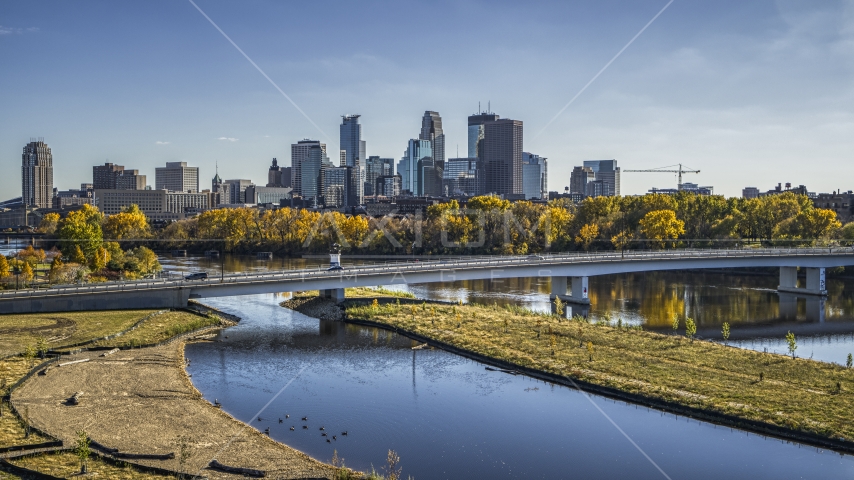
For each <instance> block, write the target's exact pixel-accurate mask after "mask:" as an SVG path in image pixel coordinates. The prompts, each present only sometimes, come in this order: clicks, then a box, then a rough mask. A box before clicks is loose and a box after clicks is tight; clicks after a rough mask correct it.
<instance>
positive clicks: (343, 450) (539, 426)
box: [186, 295, 854, 479]
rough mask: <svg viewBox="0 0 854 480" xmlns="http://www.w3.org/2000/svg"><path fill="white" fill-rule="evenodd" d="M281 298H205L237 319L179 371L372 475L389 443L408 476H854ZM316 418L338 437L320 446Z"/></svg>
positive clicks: (212, 394)
mask: <svg viewBox="0 0 854 480" xmlns="http://www.w3.org/2000/svg"><path fill="white" fill-rule="evenodd" d="M285 298H287V297H286V296H282V295H279V296H277V295H257V296H246V297H228V298H217V299H207V300H205V303H208V304H210V305H212V306H214V307H216V308H220V309H222V310H224V311H227V312H229V313H232V314H235V315H238V316H240V317H242V318H243V320H242V321H241V323H240V324H239V325H238V326H236V327H232V328H229V329H227V330H225V331H223V332H221V333H220V334H219V335H218V337H217V338H216V339H215V341H213V342H210V343H198V344H192V345H189V346H188V347H187V352H186V353H187V358H188V359H189V360H190V362H191V363H190V366H189V367H188V371H189V373H191V374H192V380H193V382H194V384H195V385H196V387H197V388H198V389H199V390H200V391H201V392H202V393H203V395H204V396H205V398H206V399H208V400H209V401H214V400H215V399H217V400H219V401H220V402H221V403H222V405H223V409H224V410H225V411H227V412H228V413H230V414H231V415H233V416H235V417H236V418H238V419H240V420H243V421H245V422H247V423H249V424H251V425H252V426H253V427H255V428H257V429H259V430H262V431H263V430H264V429H265V428H267V427H269V428H270V435H271V437H272V438H274V439H276V440H278V441H281V442H283V443H286V444H288V445H290V446H292V447H294V448H297V449H299V450H301V451H303V452H305V453H307V454H309V455H311V456H313V457H315V458H317V459H320V460H325V461H329V460H330V459H331V457H332V455H333V451H334V450H337V452H338V455H339V456H340V457H343V458H344V459H345V460H346V464H347V465H348V466H350V467H353V468H356V469H359V470H370V469H371V468H372V466H373V467H374V468H376V469H377V470H378V471H379V470H380V469H381V467H382V466H383V465H384V464H385V458H386V453H387V451H388V449H394V450H395V451H396V452H397V453H398V454H399V455H400V457H401V465H402V467H403V470H404V475H412V476H413V477H414V478H417V479H472V478H543V479H545V478H550V479H551V478H589V479H598V478H601V479H611V478H627V477H631V478H636V479H647V478H648V479H658V478H673V479H678V478H768V479H779V478H787V479H790V478H823V479H825V478H847V477H851V476H852V472H854V457H850V456H842V455H839V454H836V453H833V452H830V451H825V450H820V449H816V448H812V447H807V446H801V445H798V444H791V443H787V442H783V441H780V440H777V439H769V438H764V437H762V436H758V435H754V434H749V433H746V432H743V431H739V430H733V429H730V428H727V427H720V426H715V425H712V424H709V423H705V422H698V421H695V420H690V419H686V418H684V417H676V416H674V415H671V414H664V413H661V412H658V411H655V410H650V409H646V408H644V407H638V406H635V405H631V404H625V403H622V402H614V401H611V400H608V399H605V398H603V397H598V396H595V395H590V396H588V395H586V394H584V393H581V392H578V391H575V390H572V389H569V388H565V387H561V386H554V385H551V384H547V383H543V382H540V381H536V380H533V379H530V378H527V377H524V376H512V375H508V374H504V373H500V372H490V371H486V370H485V368H484V365H483V364H480V363H478V362H473V361H469V360H466V359H464V358H462V357H459V356H456V355H453V354H450V353H447V352H444V351H441V350H420V351H413V350H411V348H410V347H411V346H412V344H413V343H412V342H411V341H410V340H408V339H406V338H405V337H401V336H398V335H396V334H392V333H389V332H386V331H383V330H379V329H373V328H363V327H357V326H352V325H345V324H341V323H338V322H321V321H319V320H317V319H314V318H310V317H306V316H304V315H302V314H299V313H297V312H293V311H290V310H287V309H284V308H281V307H280V306H279V305H278V303H279V302H281V301H282V300H284V299H285ZM268 402H269V406H268V407H267V408H266V409H263V407H264V406H265V404H267V403H268ZM262 409H263V411H262ZM259 411H260V412H261V413H260V414H259ZM259 415H260V417H261V419H262V420H261V421H258V417H259ZM285 415H290V418H285ZM304 416H305V417H308V420H307V421H306V422H303V421H301V420H300V419H301V418H302V417H304ZM280 418H281V419H282V421H283V422H282V423H279V419H280ZM303 425H306V426H308V428H307V429H303V428H302V426H303ZM291 426H294V427H295V430H294V431H291V430H290V427H291ZM321 426H323V427H325V432H327V433H328V435H329V436H330V437H331V435H336V436H337V439H335V440H331V438H330V442H329V443H327V442H326V438H329V437H323V436H321V433H322V432H321V431H320V430H319V428H320V427H321ZM342 431H347V432H348V435H347V436H342V435H341V432H342ZM624 433H625V435H624ZM647 456H648V457H647ZM659 469H660V470H659ZM404 478H406V477H405V476H404Z"/></svg>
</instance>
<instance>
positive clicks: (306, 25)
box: [0, 0, 854, 198]
mask: <svg viewBox="0 0 854 480" xmlns="http://www.w3.org/2000/svg"><path fill="white" fill-rule="evenodd" d="M666 3H667V0H623V1H612V0H589V1H558V2H517V1H489V2H486V1H447V2H444V1H432V2H427V1H395V2H378V1H370V0H366V1H361V2H352V1H349V2H327V1H314V2H296V1H294V2H283V1H282V2H274V1H262V0H259V1H242V2H223V1H219V0H197V4H198V5H199V6H200V7H201V8H202V9H203V10H204V11H205V12H206V13H207V14H208V15H209V16H210V17H211V18H212V19H213V20H214V21H215V22H217V24H218V25H219V26H220V27H221V28H222V29H223V30H224V31H225V32H226V33H227V34H228V35H229V36H230V37H231V38H232V39H233V40H234V41H235V42H236V43H237V44H238V45H239V46H240V47H241V48H242V49H243V50H244V51H245V52H246V53H247V54H248V55H249V56H250V57H252V59H253V60H254V61H255V62H256V63H257V64H258V65H259V66H260V67H261V68H262V69H263V70H264V71H265V72H266V73H267V74H268V75H269V76H270V78H272V79H273V80H274V81H275V82H276V83H277V84H278V85H279V86H280V87H281V88H282V90H283V91H285V92H286V93H287V94H288V95H290V97H291V98H292V99H293V100H294V101H295V102H296V103H297V104H298V105H299V106H300V107H301V108H302V109H303V110H304V111H305V112H306V114H307V115H308V116H309V117H310V118H311V119H312V120H314V122H316V123H317V125H318V126H319V127H320V130H322V131H323V132H325V134H324V133H321V131H318V129H317V128H315V127H314V126H312V124H311V123H310V122H309V121H308V120H306V118H305V117H303V116H302V115H301V114H300V113H299V112H298V111H297V110H296V109H295V108H294V107H293V106H292V105H291V104H290V103H289V102H288V101H287V100H286V99H285V98H284V97H283V96H282V95H281V94H280V93H279V92H278V91H276V90H275V88H274V87H273V86H272V85H270V84H269V83H268V82H267V80H266V79H265V78H264V77H263V76H262V75H261V74H260V73H259V72H258V71H257V70H255V68H254V67H253V66H252V65H251V64H250V63H249V62H248V61H247V60H246V59H245V58H243V57H242V56H241V55H240V53H239V52H238V51H237V50H236V49H235V48H234V47H233V46H231V45H230V44H229V43H228V42H227V40H226V39H225V38H223V37H222V36H221V35H220V33H219V32H217V31H216V29H214V27H213V26H212V25H211V24H210V23H208V21H207V20H205V18H204V17H203V16H202V15H201V14H200V13H199V12H198V11H197V10H196V9H195V8H194V7H193V5H192V4H190V3H189V2H188V1H181V0H169V1H145V2H112V1H103V2H97V1H91V2H86V1H84V2H65V1H39V0H33V1H27V2H13V1H9V0H0V65H2V66H3V69H2V73H0V112H2V115H0V158H2V159H3V167H4V168H3V172H4V175H2V176H0V197H2V198H11V197H13V196H18V195H20V161H21V149H22V147H23V146H24V145H25V144H26V143H27V142H28V140H29V138H30V137H37V136H40V137H44V138H45V141H46V142H47V143H48V144H49V145H50V146H51V148H52V150H53V155H54V176H55V179H56V180H55V183H56V186H58V187H59V188H61V189H67V188H75V187H76V186H77V185H78V184H79V183H81V182H89V181H91V167H92V166H93V165H95V164H99V163H103V162H105V161H110V162H114V163H118V164H122V165H125V166H126V167H128V168H136V169H139V170H141V173H145V174H147V175H148V176H149V183H152V184H153V183H154V168H155V167H156V166H159V165H162V164H163V163H164V162H167V161H187V162H189V163H190V164H192V165H196V166H199V167H201V177H202V186H203V188H204V187H205V186H208V185H209V179H210V178H211V177H213V175H214V168H215V164H216V163H217V162H218V163H219V171H220V175H222V176H223V177H225V178H250V179H252V180H254V181H256V182H258V183H261V184H263V183H265V182H266V170H267V167H268V166H269V164H270V160H271V159H272V158H273V157H277V158H278V159H279V161H280V164H284V165H289V164H290V144H291V143H294V142H296V141H298V140H300V139H303V138H315V139H320V140H322V141H326V142H327V144H328V145H329V149H330V151H335V150H337V148H338V124H339V123H340V116H341V115H342V114H350V113H359V114H361V115H362V124H363V127H362V128H363V138H364V140H366V141H367V151H368V154H369V155H380V156H387V157H394V158H400V156H401V155H402V153H403V150H404V149H405V147H406V142H407V140H408V139H409V138H413V137H416V136H417V135H418V132H419V129H420V121H421V115H422V114H423V112H424V110H436V111H438V112H439V113H440V114H441V115H442V119H443V123H444V128H445V134H446V144H447V147H446V150H447V153H448V156H454V155H455V153H456V146H457V145H459V148H460V153H461V154H462V155H463V156H464V155H465V145H466V117H467V116H468V115H469V114H472V113H474V112H475V111H476V110H477V108H478V101H480V102H482V105H483V106H484V108H485V106H486V103H487V101H491V104H492V110H493V111H495V112H496V113H498V114H500V115H501V116H502V117H508V118H514V119H519V120H522V121H524V122H525V141H524V147H525V150H526V151H530V152H534V153H538V154H540V155H543V156H546V157H548V158H549V177H550V178H549V187H550V189H551V190H563V187H564V186H565V185H568V183H569V172H570V171H571V169H572V167H573V166H574V165H578V164H580V163H581V161H583V160H585V159H602V158H616V159H618V160H619V162H620V165H621V166H622V167H623V168H624V169H630V168H654V167H660V166H665V165H672V164H675V163H678V162H682V163H684V164H686V165H689V166H691V167H694V168H698V169H701V170H702V173H701V174H699V175H692V176H690V177H688V179H689V180H692V181H696V182H698V183H700V184H703V185H713V186H714V187H715V190H716V192H718V193H723V194H726V195H740V192H741V189H742V188H743V187H745V186H757V187H759V188H762V189H770V188H772V187H773V186H774V185H776V184H777V183H778V182H792V183H794V184H796V185H797V184H806V185H807V186H808V187H809V188H810V190H812V191H832V190H836V189H839V188H841V189H844V190H848V189H854V181H852V180H854V161H852V156H854V155H852V153H854V112H852V107H854V82H852V80H854V0H812V1H806V0H776V1H774V0H754V1H743V0H740V1H734V0H675V1H674V2H673V4H672V5H671V6H670V7H669V8H668V9H667V10H666V11H665V12H664V13H663V14H662V15H661V16H660V17H659V18H658V19H657V20H656V21H655V22H654V23H653V24H652V25H651V26H650V27H649V28H648V29H647V30H646V31H645V32H644V34H643V35H641V36H640V37H639V38H638V39H637V40H636V41H635V42H634V43H633V44H632V45H631V46H630V47H629V48H628V49H627V50H626V51H625V53H623V55H622V56H621V57H620V58H619V59H617V60H616V61H615V62H614V63H613V64H612V65H611V66H610V67H609V68H608V69H607V70H606V71H605V72H604V73H603V74H602V75H601V76H600V77H599V78H598V80H597V81H596V82H594V83H593V84H592V85H591V86H590V87H589V88H588V89H587V90H586V91H585V92H584V93H583V94H582V95H581V96H580V97H579V98H578V100H576V101H575V103H573V104H572V105H571V106H570V107H569V108H568V109H567V110H566V111H565V112H564V113H563V114H562V115H561V116H560V117H559V118H558V119H557V120H556V121H555V122H553V123H552V124H551V125H549V127H548V128H547V129H546V130H545V131H543V133H542V134H541V135H539V136H538V135H537V134H538V133H539V132H540V131H541V130H542V129H543V127H545V126H546V124H547V123H548V122H549V120H550V119H551V118H552V117H553V116H554V115H555V114H556V113H557V112H558V111H559V110H560V109H561V108H562V107H563V106H564V105H565V104H566V103H567V102H568V101H569V100H570V99H571V98H572V97H573V96H574V95H575V94H576V93H577V92H578V91H579V90H580V89H581V88H582V87H583V86H584V85H585V84H586V83H587V82H588V81H589V80H590V79H591V78H592V77H593V76H594V75H595V74H596V72H598V71H599V70H600V69H601V68H602V67H603V66H604V65H605V64H606V63H607V62H608V61H609V60H610V59H611V58H612V57H613V56H614V55H615V54H616V53H617V52H618V51H619V50H620V49H621V48H622V47H623V46H624V45H625V44H626V43H627V42H628V41H629V40H630V39H631V38H632V37H633V36H634V35H635V34H636V33H637V32H638V31H639V30H640V29H641V27H643V26H644V25H645V24H646V23H647V22H648V21H649V20H650V19H651V18H652V17H653V16H654V15H655V14H656V13H657V12H658V11H659V10H661V8H662V7H664V5H665V4H666ZM324 135H328V136H329V137H331V138H327V137H325V136H324ZM675 183H676V180H675V178H674V177H673V176H672V175H669V174H644V173H626V174H624V175H623V183H622V185H623V193H624V194H640V193H644V192H645V191H646V190H647V189H649V188H650V187H654V186H655V187H671V186H675Z"/></svg>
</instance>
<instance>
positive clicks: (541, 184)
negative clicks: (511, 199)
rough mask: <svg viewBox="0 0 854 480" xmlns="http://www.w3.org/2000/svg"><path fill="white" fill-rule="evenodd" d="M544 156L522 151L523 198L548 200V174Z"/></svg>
mask: <svg viewBox="0 0 854 480" xmlns="http://www.w3.org/2000/svg"><path fill="white" fill-rule="evenodd" d="M546 160H547V159H546V158H545V157H541V156H539V155H535V154H533V153H528V152H522V193H523V195H524V196H525V197H524V198H525V200H548V198H549V188H548V185H549V175H548V162H547V161H546Z"/></svg>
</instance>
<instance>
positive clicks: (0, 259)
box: [0, 255, 9, 277]
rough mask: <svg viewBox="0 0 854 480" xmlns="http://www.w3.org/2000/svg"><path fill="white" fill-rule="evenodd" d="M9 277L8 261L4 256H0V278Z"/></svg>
mask: <svg viewBox="0 0 854 480" xmlns="http://www.w3.org/2000/svg"><path fill="white" fill-rule="evenodd" d="M6 275H9V261H8V260H6V256H5V255H0V277H5V276H6Z"/></svg>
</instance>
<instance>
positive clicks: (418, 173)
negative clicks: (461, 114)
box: [397, 138, 444, 197]
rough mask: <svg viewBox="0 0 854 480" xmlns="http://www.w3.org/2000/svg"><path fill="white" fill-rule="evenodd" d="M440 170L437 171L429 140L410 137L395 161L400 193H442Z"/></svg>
mask: <svg viewBox="0 0 854 480" xmlns="http://www.w3.org/2000/svg"><path fill="white" fill-rule="evenodd" d="M442 170H444V168H443V167H440V168H439V170H438V171H437V169H436V165H435V161H434V160H433V146H432V144H431V143H430V141H429V140H419V139H414V138H413V139H411V140H409V144H408V146H407V148H406V151H405V152H404V153H403V158H401V159H400V161H399V162H398V163H397V173H398V174H399V175H400V176H401V194H402V195H410V196H415V197H423V196H440V195H441V194H442Z"/></svg>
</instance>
